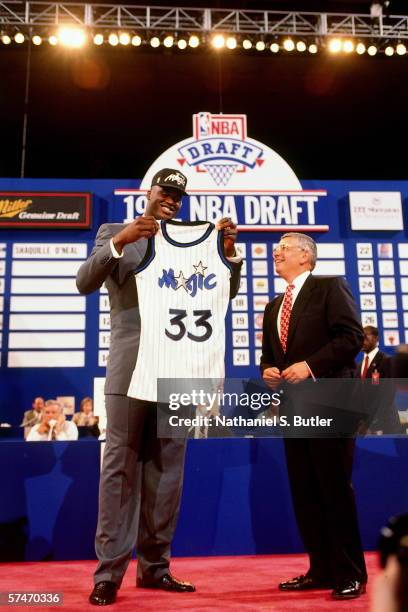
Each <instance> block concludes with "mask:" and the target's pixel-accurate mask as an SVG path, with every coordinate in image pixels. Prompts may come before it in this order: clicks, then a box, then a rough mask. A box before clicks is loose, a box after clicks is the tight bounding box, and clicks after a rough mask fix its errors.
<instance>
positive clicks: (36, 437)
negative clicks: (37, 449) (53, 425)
mask: <svg viewBox="0 0 408 612" xmlns="http://www.w3.org/2000/svg"><path fill="white" fill-rule="evenodd" d="M39 427H40V423H38V425H34V427H33V428H32V429H31V431H30V433H29V434H28V436H27V440H26V441H27V442H47V440H48V439H49V433H50V432H48V431H47V432H46V433H39V432H38V428H39ZM56 439H57V440H60V441H63V440H64V441H66V440H78V428H77V426H76V425H75V423H72V421H65V422H64V424H63V426H62V430H61V431H60V432H59V433H58V434H57V436H56Z"/></svg>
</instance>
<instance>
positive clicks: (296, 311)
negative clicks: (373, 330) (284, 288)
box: [261, 275, 363, 378]
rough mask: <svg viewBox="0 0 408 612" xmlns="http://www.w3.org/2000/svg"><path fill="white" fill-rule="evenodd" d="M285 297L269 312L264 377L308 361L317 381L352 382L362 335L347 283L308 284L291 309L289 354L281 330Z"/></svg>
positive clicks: (268, 308) (319, 279)
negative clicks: (347, 379) (272, 369)
mask: <svg viewBox="0 0 408 612" xmlns="http://www.w3.org/2000/svg"><path fill="white" fill-rule="evenodd" d="M283 297H284V296H283V295H279V296H278V297H276V298H275V299H274V300H272V302H270V303H269V304H267V306H266V308H265V314H264V321H263V340H262V357H261V370H262V372H263V370H264V369H265V368H268V367H272V366H275V367H277V368H279V370H284V369H285V368H286V367H288V366H289V365H292V364H293V363H296V362H298V361H306V362H307V364H308V365H309V367H310V369H311V370H312V372H313V375H314V376H315V377H316V378H339V377H349V376H352V373H353V371H354V368H355V361H354V359H355V357H356V355H357V354H358V353H359V351H360V350H361V346H362V343H363V330H362V327H361V323H360V321H359V317H358V314H357V308H356V303H355V301H354V298H353V296H352V293H351V291H350V288H349V286H348V284H347V282H346V281H345V280H344V279H343V278H340V277H315V276H312V275H310V276H309V277H308V278H307V280H306V282H305V283H304V285H303V287H302V289H301V290H300V292H299V295H298V296H297V298H296V300H295V303H294V305H293V309H292V313H291V317H290V322H289V331H288V340H287V350H286V354H285V353H284V352H283V350H282V346H281V343H280V340H279V335H278V328H277V317H278V312H279V308H280V305H281V303H282V300H283Z"/></svg>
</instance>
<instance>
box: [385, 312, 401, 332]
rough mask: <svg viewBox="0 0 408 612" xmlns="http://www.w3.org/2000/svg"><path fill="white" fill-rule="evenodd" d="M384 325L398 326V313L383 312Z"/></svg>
mask: <svg viewBox="0 0 408 612" xmlns="http://www.w3.org/2000/svg"><path fill="white" fill-rule="evenodd" d="M382 320H383V327H390V328H393V329H394V328H398V313H396V312H383V316H382Z"/></svg>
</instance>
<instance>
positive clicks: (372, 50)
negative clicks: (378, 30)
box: [367, 45, 378, 56]
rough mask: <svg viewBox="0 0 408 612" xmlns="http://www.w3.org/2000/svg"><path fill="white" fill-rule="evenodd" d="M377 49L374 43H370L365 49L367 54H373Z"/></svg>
mask: <svg viewBox="0 0 408 612" xmlns="http://www.w3.org/2000/svg"><path fill="white" fill-rule="evenodd" d="M377 51H378V49H377V47H376V46H375V45H370V46H369V47H368V49H367V53H368V55H371V56H374V55H375V54H376V53H377Z"/></svg>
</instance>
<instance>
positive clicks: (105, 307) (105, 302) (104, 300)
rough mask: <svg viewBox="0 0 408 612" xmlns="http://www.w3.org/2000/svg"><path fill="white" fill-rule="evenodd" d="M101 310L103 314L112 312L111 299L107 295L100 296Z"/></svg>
mask: <svg viewBox="0 0 408 612" xmlns="http://www.w3.org/2000/svg"><path fill="white" fill-rule="evenodd" d="M99 310H100V311H101V312H109V311H110V304H109V297H108V296H107V295H100V296H99Z"/></svg>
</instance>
